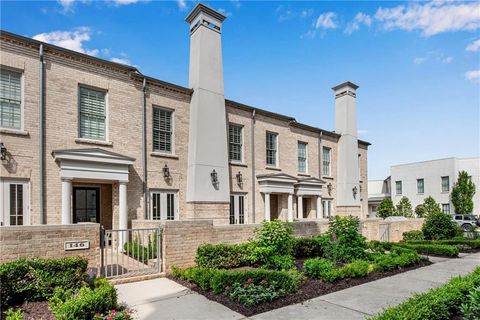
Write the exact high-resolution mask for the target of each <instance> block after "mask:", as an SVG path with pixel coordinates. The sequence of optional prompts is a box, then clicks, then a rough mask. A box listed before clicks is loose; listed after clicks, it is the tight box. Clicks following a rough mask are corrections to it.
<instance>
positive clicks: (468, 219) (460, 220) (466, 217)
mask: <svg viewBox="0 0 480 320" xmlns="http://www.w3.org/2000/svg"><path fill="white" fill-rule="evenodd" d="M453 220H455V222H456V223H457V224H458V225H459V226H460V227H462V229H463V230H464V231H473V230H475V228H476V227H480V219H478V218H477V217H476V216H474V215H473V214H456V215H454V216H453Z"/></svg>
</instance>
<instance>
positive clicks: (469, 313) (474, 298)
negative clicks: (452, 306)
mask: <svg viewBox="0 0 480 320" xmlns="http://www.w3.org/2000/svg"><path fill="white" fill-rule="evenodd" d="M461 310H462V315H463V319H464V320H477V319H480V286H478V287H476V288H474V289H472V290H471V291H470V292H469V294H468V297H467V301H466V302H465V303H462V305H461Z"/></svg>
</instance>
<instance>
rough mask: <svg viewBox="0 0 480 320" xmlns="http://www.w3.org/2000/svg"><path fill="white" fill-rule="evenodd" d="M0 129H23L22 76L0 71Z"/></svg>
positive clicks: (16, 73)
mask: <svg viewBox="0 0 480 320" xmlns="http://www.w3.org/2000/svg"><path fill="white" fill-rule="evenodd" d="M0 127H2V128H8V129H22V74H21V73H19V72H15V71H11V70H7V69H1V70H0Z"/></svg>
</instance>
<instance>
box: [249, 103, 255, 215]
mask: <svg viewBox="0 0 480 320" xmlns="http://www.w3.org/2000/svg"><path fill="white" fill-rule="evenodd" d="M250 149H251V154H252V223H255V214H256V211H255V193H256V190H255V109H253V112H252V119H251V133H250Z"/></svg>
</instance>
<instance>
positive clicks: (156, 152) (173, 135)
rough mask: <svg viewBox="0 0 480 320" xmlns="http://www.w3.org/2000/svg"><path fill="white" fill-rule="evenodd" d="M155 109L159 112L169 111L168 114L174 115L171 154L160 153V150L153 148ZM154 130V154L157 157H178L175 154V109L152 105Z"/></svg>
mask: <svg viewBox="0 0 480 320" xmlns="http://www.w3.org/2000/svg"><path fill="white" fill-rule="evenodd" d="M154 109H159V110H163V111H168V112H171V113H172V119H171V122H172V123H171V126H172V142H171V143H172V151H171V152H167V151H160V150H154V148H153V113H154ZM151 123H152V130H151V137H152V148H151V150H152V153H154V154H155V155H166V156H171V157H176V153H175V109H172V108H168V107H163V106H159V105H152V122H151Z"/></svg>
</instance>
